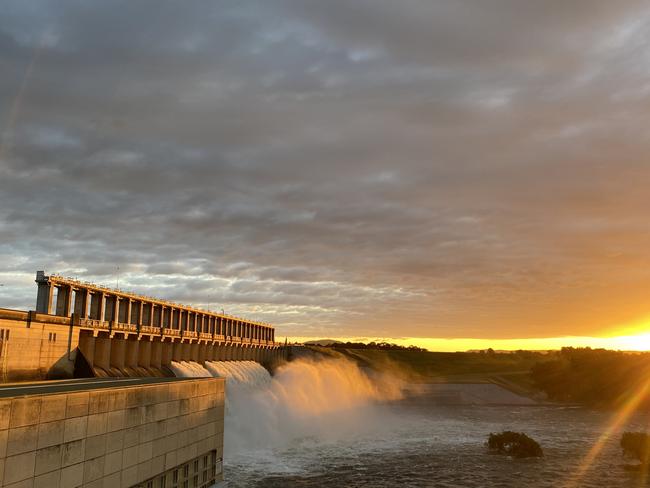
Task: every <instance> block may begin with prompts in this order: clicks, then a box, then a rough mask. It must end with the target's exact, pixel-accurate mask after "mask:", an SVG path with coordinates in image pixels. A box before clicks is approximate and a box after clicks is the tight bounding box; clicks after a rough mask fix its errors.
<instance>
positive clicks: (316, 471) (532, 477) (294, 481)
mask: <svg viewBox="0 0 650 488" xmlns="http://www.w3.org/2000/svg"><path fill="white" fill-rule="evenodd" d="M340 415H342V416H341V422H342V423H345V422H346V419H345V414H343V413H341V414H340ZM611 420H612V418H611V414H610V413H606V412H596V411H589V410H584V409H579V408H565V407H553V406H543V407H542V406H534V407H531V406H519V407H508V406H460V407H459V406H440V405H436V404H435V403H434V402H432V401H431V399H427V398H420V399H415V400H413V399H411V400H404V401H400V402H392V403H389V404H383V405H377V406H374V407H373V408H372V409H371V410H368V411H367V412H365V413H364V422H363V425H362V426H361V427H360V428H359V429H355V428H350V429H348V432H347V433H346V434H345V435H336V436H333V437H332V438H327V437H323V436H307V437H303V438H300V439H295V440H293V441H292V442H291V443H289V444H288V445H284V446H282V447H273V446H258V447H256V448H251V449H248V450H246V451H245V452H236V453H230V454H228V453H227V456H226V459H225V462H226V479H227V480H228V481H229V485H228V486H229V487H231V488H243V487H271V488H273V487H278V488H280V487H282V488H290V487H325V486H327V487H394V486H402V487H431V486H439V487H458V486H467V487H485V486H503V487H522V486H523V487H557V486H566V485H567V484H570V483H571V482H574V484H573V485H572V486H580V487H628V486H641V483H642V482H643V481H644V480H642V479H641V477H640V474H639V473H638V472H633V471H630V470H629V469H626V464H628V463H630V461H629V460H626V459H624V458H623V457H622V455H621V450H620V448H619V446H618V442H619V439H620V433H621V431H622V430H645V429H646V427H647V426H648V422H649V420H650V418H649V417H648V416H647V415H636V416H634V417H633V418H631V419H630V420H629V421H628V422H627V423H626V424H625V425H623V426H622V427H621V428H620V429H618V430H616V431H615V432H613V433H612V436H611V437H610V438H609V439H608V440H606V442H605V443H604V445H603V449H602V451H601V452H600V454H599V455H598V456H597V457H596V458H595V459H594V462H593V463H592V465H591V466H590V468H589V469H588V470H586V472H585V473H584V476H583V477H582V478H581V479H579V480H578V479H577V478H576V473H577V472H578V471H579V467H580V464H581V462H582V461H583V458H584V457H585V455H586V454H587V453H588V451H589V450H590V448H591V447H592V446H593V445H594V443H595V442H596V441H597V440H598V438H599V437H600V436H601V434H602V433H603V432H604V431H605V430H606V427H607V426H608V425H609V423H610V422H611ZM330 421H331V419H330ZM506 429H508V430H517V431H523V432H526V433H527V434H529V435H531V436H532V437H533V438H535V439H537V440H538V441H539V442H540V444H541V445H542V447H543V449H544V452H545V457H544V458H543V459H539V460H512V459H509V458H507V457H502V456H498V455H492V454H488V452H487V450H486V448H485V446H484V443H485V440H486V438H487V435H488V434H489V433H490V432H496V431H501V430H506ZM575 482H577V484H575ZM647 485H648V484H647V483H643V486H647Z"/></svg>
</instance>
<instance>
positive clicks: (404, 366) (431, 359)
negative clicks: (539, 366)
mask: <svg viewBox="0 0 650 488" xmlns="http://www.w3.org/2000/svg"><path fill="white" fill-rule="evenodd" d="M305 349H306V351H308V353H309V354H316V355H325V356H334V357H336V356H342V357H346V358H347V359H350V360H352V361H354V362H355V363H357V364H359V366H360V367H362V368H366V369H369V370H373V371H379V372H387V373H390V374H393V375H395V376H397V377H399V378H401V379H402V380H404V381H405V382H407V383H412V384H493V385H498V386H499V387H501V388H503V389H505V390H507V391H509V392H511V393H513V394H515V395H519V396H522V397H526V398H529V399H531V400H534V401H536V402H541V401H544V400H545V395H544V394H543V393H542V392H540V391H539V390H538V389H537V388H536V387H535V384H534V382H533V379H532V377H531V375H530V371H531V368H532V367H533V366H534V365H535V364H536V363H538V362H539V361H542V360H544V359H545V358H546V355H545V354H544V353H540V352H530V351H520V352H513V353H496V352H495V353H483V352H456V353H446V352H430V351H409V350H377V349H345V348H330V347H321V346H306V347H305Z"/></svg>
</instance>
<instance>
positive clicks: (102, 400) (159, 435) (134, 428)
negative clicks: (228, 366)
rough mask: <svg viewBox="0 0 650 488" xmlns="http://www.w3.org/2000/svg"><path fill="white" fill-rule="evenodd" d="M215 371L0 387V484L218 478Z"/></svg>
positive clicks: (219, 386) (219, 411) (219, 405)
mask: <svg viewBox="0 0 650 488" xmlns="http://www.w3.org/2000/svg"><path fill="white" fill-rule="evenodd" d="M223 409H224V382H223V380H222V379H220V378H200V379H199V378H191V379H190V378H187V379H174V380H171V379H166V378H165V379H161V380H158V379H156V380H153V379H150V378H146V379H125V380H113V379H111V380H97V379H91V380H72V381H50V382H44V383H36V384H20V385H7V386H4V387H2V388H0V486H2V487H11V488H18V487H24V486H30V487H62V488H63V487H78V486H82V487H101V486H105V487H115V488H121V487H125V488H126V487H131V486H134V485H138V484H143V485H144V486H147V483H148V482H149V481H151V482H152V486H160V479H161V476H163V475H164V476H166V479H169V480H171V479H172V475H173V472H174V471H175V470H178V474H177V476H178V477H179V478H178V481H179V485H178V486H183V482H184V481H185V480H190V484H191V480H192V478H193V476H195V475H199V479H201V480H203V479H204V478H203V476H206V479H207V480H208V482H211V481H212V480H214V481H220V480H222V463H221V459H222V456H223V414H224V410H223Z"/></svg>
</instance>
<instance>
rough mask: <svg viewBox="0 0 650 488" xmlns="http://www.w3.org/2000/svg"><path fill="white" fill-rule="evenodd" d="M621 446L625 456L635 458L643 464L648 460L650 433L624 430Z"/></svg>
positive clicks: (649, 454) (649, 455)
mask: <svg viewBox="0 0 650 488" xmlns="http://www.w3.org/2000/svg"><path fill="white" fill-rule="evenodd" d="M621 447H622V448H623V454H624V455H625V456H629V457H632V458H634V459H637V460H638V461H640V462H641V464H643V465H647V464H648V461H649V460H650V435H648V434H646V433H645V432H624V433H623V435H622V436H621Z"/></svg>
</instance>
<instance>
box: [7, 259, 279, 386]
mask: <svg viewBox="0 0 650 488" xmlns="http://www.w3.org/2000/svg"><path fill="white" fill-rule="evenodd" d="M36 282H37V284H38V297H37V300H36V311H29V312H27V311H18V310H7V309H0V379H1V380H2V381H4V382H6V381H16V380H34V379H54V378H74V377H89V376H98V377H119V376H129V377H134V376H161V377H162V376H172V375H173V372H172V371H171V370H170V365H171V363H172V361H176V362H180V361H193V362H197V363H201V364H204V363H205V362H206V361H256V362H259V363H261V364H264V365H266V366H267V367H273V366H274V365H275V364H276V363H278V362H280V361H282V360H283V359H284V358H285V355H286V348H285V347H283V345H282V344H280V343H278V342H275V329H274V328H273V327H272V326H270V325H269V324H265V323H261V322H256V321H250V320H245V319H242V318H239V317H233V316H229V315H225V314H218V313H214V312H209V311H205V310H200V309H196V308H192V307H187V306H184V305H181V304H177V303H173V302H169V301H165V300H159V299H155V298H151V297H145V296H142V295H136V294H133V293H127V292H123V291H120V290H112V289H109V288H105V287H100V286H97V285H93V284H90V283H82V282H80V281H77V280H72V279H68V278H63V277H59V276H46V275H45V274H44V273H43V272H40V271H39V272H38V273H37V277H36Z"/></svg>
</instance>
